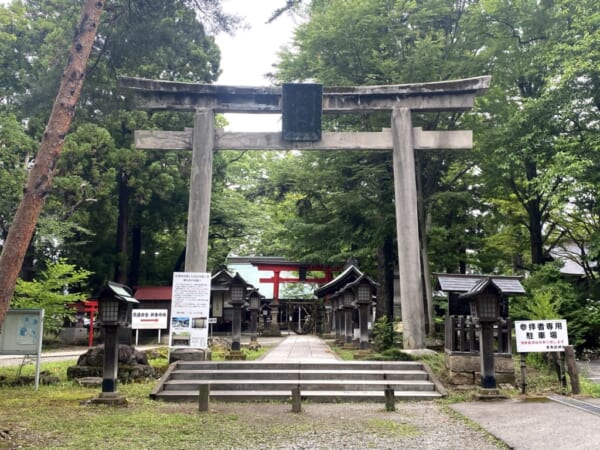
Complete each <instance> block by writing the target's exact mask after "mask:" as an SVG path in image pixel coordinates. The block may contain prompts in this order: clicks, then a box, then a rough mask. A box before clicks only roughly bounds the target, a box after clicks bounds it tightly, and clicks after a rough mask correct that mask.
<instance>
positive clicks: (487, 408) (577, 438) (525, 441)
mask: <svg viewBox="0 0 600 450" xmlns="http://www.w3.org/2000/svg"><path fill="white" fill-rule="evenodd" d="M259 341H260V339H259ZM336 359H337V357H336V355H335V354H333V353H332V351H331V350H330V349H329V347H328V346H327V344H325V342H324V341H323V340H322V339H319V338H318V337H316V336H311V335H300V336H298V335H291V336H288V337H286V338H284V339H283V340H282V341H281V342H280V343H279V344H278V345H277V346H276V347H274V348H273V349H272V350H271V351H270V352H269V353H267V354H266V355H265V357H264V358H263V361H269V362H281V361H294V362H295V361H334V360H336ZM585 401H586V402H590V403H593V404H595V405H598V406H599V407H600V399H585ZM451 408H452V409H454V410H455V411H456V412H458V413H459V414H461V415H463V416H465V417H467V418H468V419H470V420H472V421H473V422H475V423H477V424H478V425H479V426H480V427H481V428H483V429H485V430H487V431H488V432H489V433H491V434H492V435H494V436H495V437H497V438H498V439H499V440H501V441H503V442H505V443H506V444H507V445H508V446H509V447H510V448H512V449H517V450H540V449H544V448H552V450H592V449H594V450H597V449H600V416H599V415H596V414H592V413H591V412H588V411H583V410H579V409H576V408H573V407H569V406H566V405H563V404H560V403H557V402H554V401H550V400H542V401H521V400H500V401H476V402H465V403H456V404H453V405H451Z"/></svg>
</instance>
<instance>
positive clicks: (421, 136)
mask: <svg viewBox="0 0 600 450" xmlns="http://www.w3.org/2000/svg"><path fill="white" fill-rule="evenodd" d="M490 81H491V77H489V76H482V77H476V78H468V79H462V80H452V81H441V82H433V83H415V84H402V85H390V86H355V87H324V88H323V99H322V111H323V113H326V114H327V113H357V112H362V113H364V112H374V111H391V112H392V121H391V122H392V123H391V130H384V131H382V132H378V133H323V135H322V139H321V140H320V141H317V142H310V143H308V142H286V141H284V140H283V139H282V137H281V134H279V133H224V132H223V131H221V130H215V127H214V115H215V113H249V114H257V113H258V114H260V113H280V112H282V90H281V88H280V87H248V86H218V85H203V84H195V83H180V82H168V81H158V80H147V79H141V78H130V77H123V78H121V79H120V80H119V83H120V86H121V87H125V88H128V89H131V90H132V91H133V92H134V93H135V95H136V100H137V101H138V105H139V107H140V108H142V109H148V110H154V111H157V110H172V111H193V112H195V113H196V114H195V119H194V128H193V129H192V130H186V131H181V132H166V131H152V132H150V131H136V147H138V148H146V149H181V150H186V149H192V150H193V156H192V170H191V180H190V204H189V207H188V229H187V251H186V262H185V270H186V271H190V272H204V271H206V258H207V249H208V224H209V211H210V196H211V188H212V186H211V178H212V155H213V152H214V150H226V149H229V150H292V149H302V150H309V149H311V150H342V149H343V150H377V151H382V150H392V151H393V166H394V167H393V168H394V191H395V207H396V232H397V236H398V239H397V240H398V267H399V274H400V301H401V308H402V321H403V325H404V340H403V342H404V348H406V349H420V348H424V347H425V310H424V301H423V298H424V296H423V286H422V278H421V273H422V262H421V252H420V246H419V227H418V212H417V182H416V174H415V161H414V150H415V149H417V150H418V149H468V148H472V133H471V132H470V131H422V130H421V129H420V128H413V126H412V117H411V112H412V111H420V112H426V111H467V110H469V109H471V108H473V105H474V101H475V97H476V96H477V95H480V94H482V93H483V92H485V91H486V90H487V89H488V88H489V85H490Z"/></svg>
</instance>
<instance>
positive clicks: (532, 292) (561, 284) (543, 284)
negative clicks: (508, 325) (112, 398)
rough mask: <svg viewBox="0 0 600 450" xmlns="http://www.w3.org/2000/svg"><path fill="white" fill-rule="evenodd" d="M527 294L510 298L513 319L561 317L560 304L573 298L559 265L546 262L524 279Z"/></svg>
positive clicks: (572, 291)
mask: <svg viewBox="0 0 600 450" xmlns="http://www.w3.org/2000/svg"><path fill="white" fill-rule="evenodd" d="M524 285H525V288H526V291H527V295H526V296H524V297H516V298H515V299H514V300H511V301H512V303H511V317H513V318H514V319H527V320H540V319H561V318H563V317H562V315H561V306H562V304H563V303H564V302H566V301H572V300H573V299H574V298H575V292H574V290H573V286H572V285H570V284H569V283H568V282H566V281H565V280H564V278H563V277H562V276H561V273H560V267H559V266H557V265H553V264H546V265H544V266H541V267H539V268H538V270H537V271H536V272H535V273H533V274H532V275H531V276H530V277H529V278H527V279H526V280H525V281H524Z"/></svg>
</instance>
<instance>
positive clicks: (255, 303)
mask: <svg viewBox="0 0 600 450" xmlns="http://www.w3.org/2000/svg"><path fill="white" fill-rule="evenodd" d="M260 299H261V295H260V294H259V293H258V289H253V290H252V291H251V292H250V294H249V295H248V302H249V307H248V309H249V310H250V347H254V348H257V347H258V341H257V337H256V333H257V328H258V311H259V310H260Z"/></svg>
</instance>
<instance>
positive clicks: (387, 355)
mask: <svg viewBox="0 0 600 450" xmlns="http://www.w3.org/2000/svg"><path fill="white" fill-rule="evenodd" d="M414 360H415V358H414V357H413V356H411V355H409V354H408V353H405V352H403V351H402V350H400V349H399V348H398V347H392V348H387V349H385V350H382V351H378V352H377V353H375V354H374V355H371V356H370V357H369V361H414Z"/></svg>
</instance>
